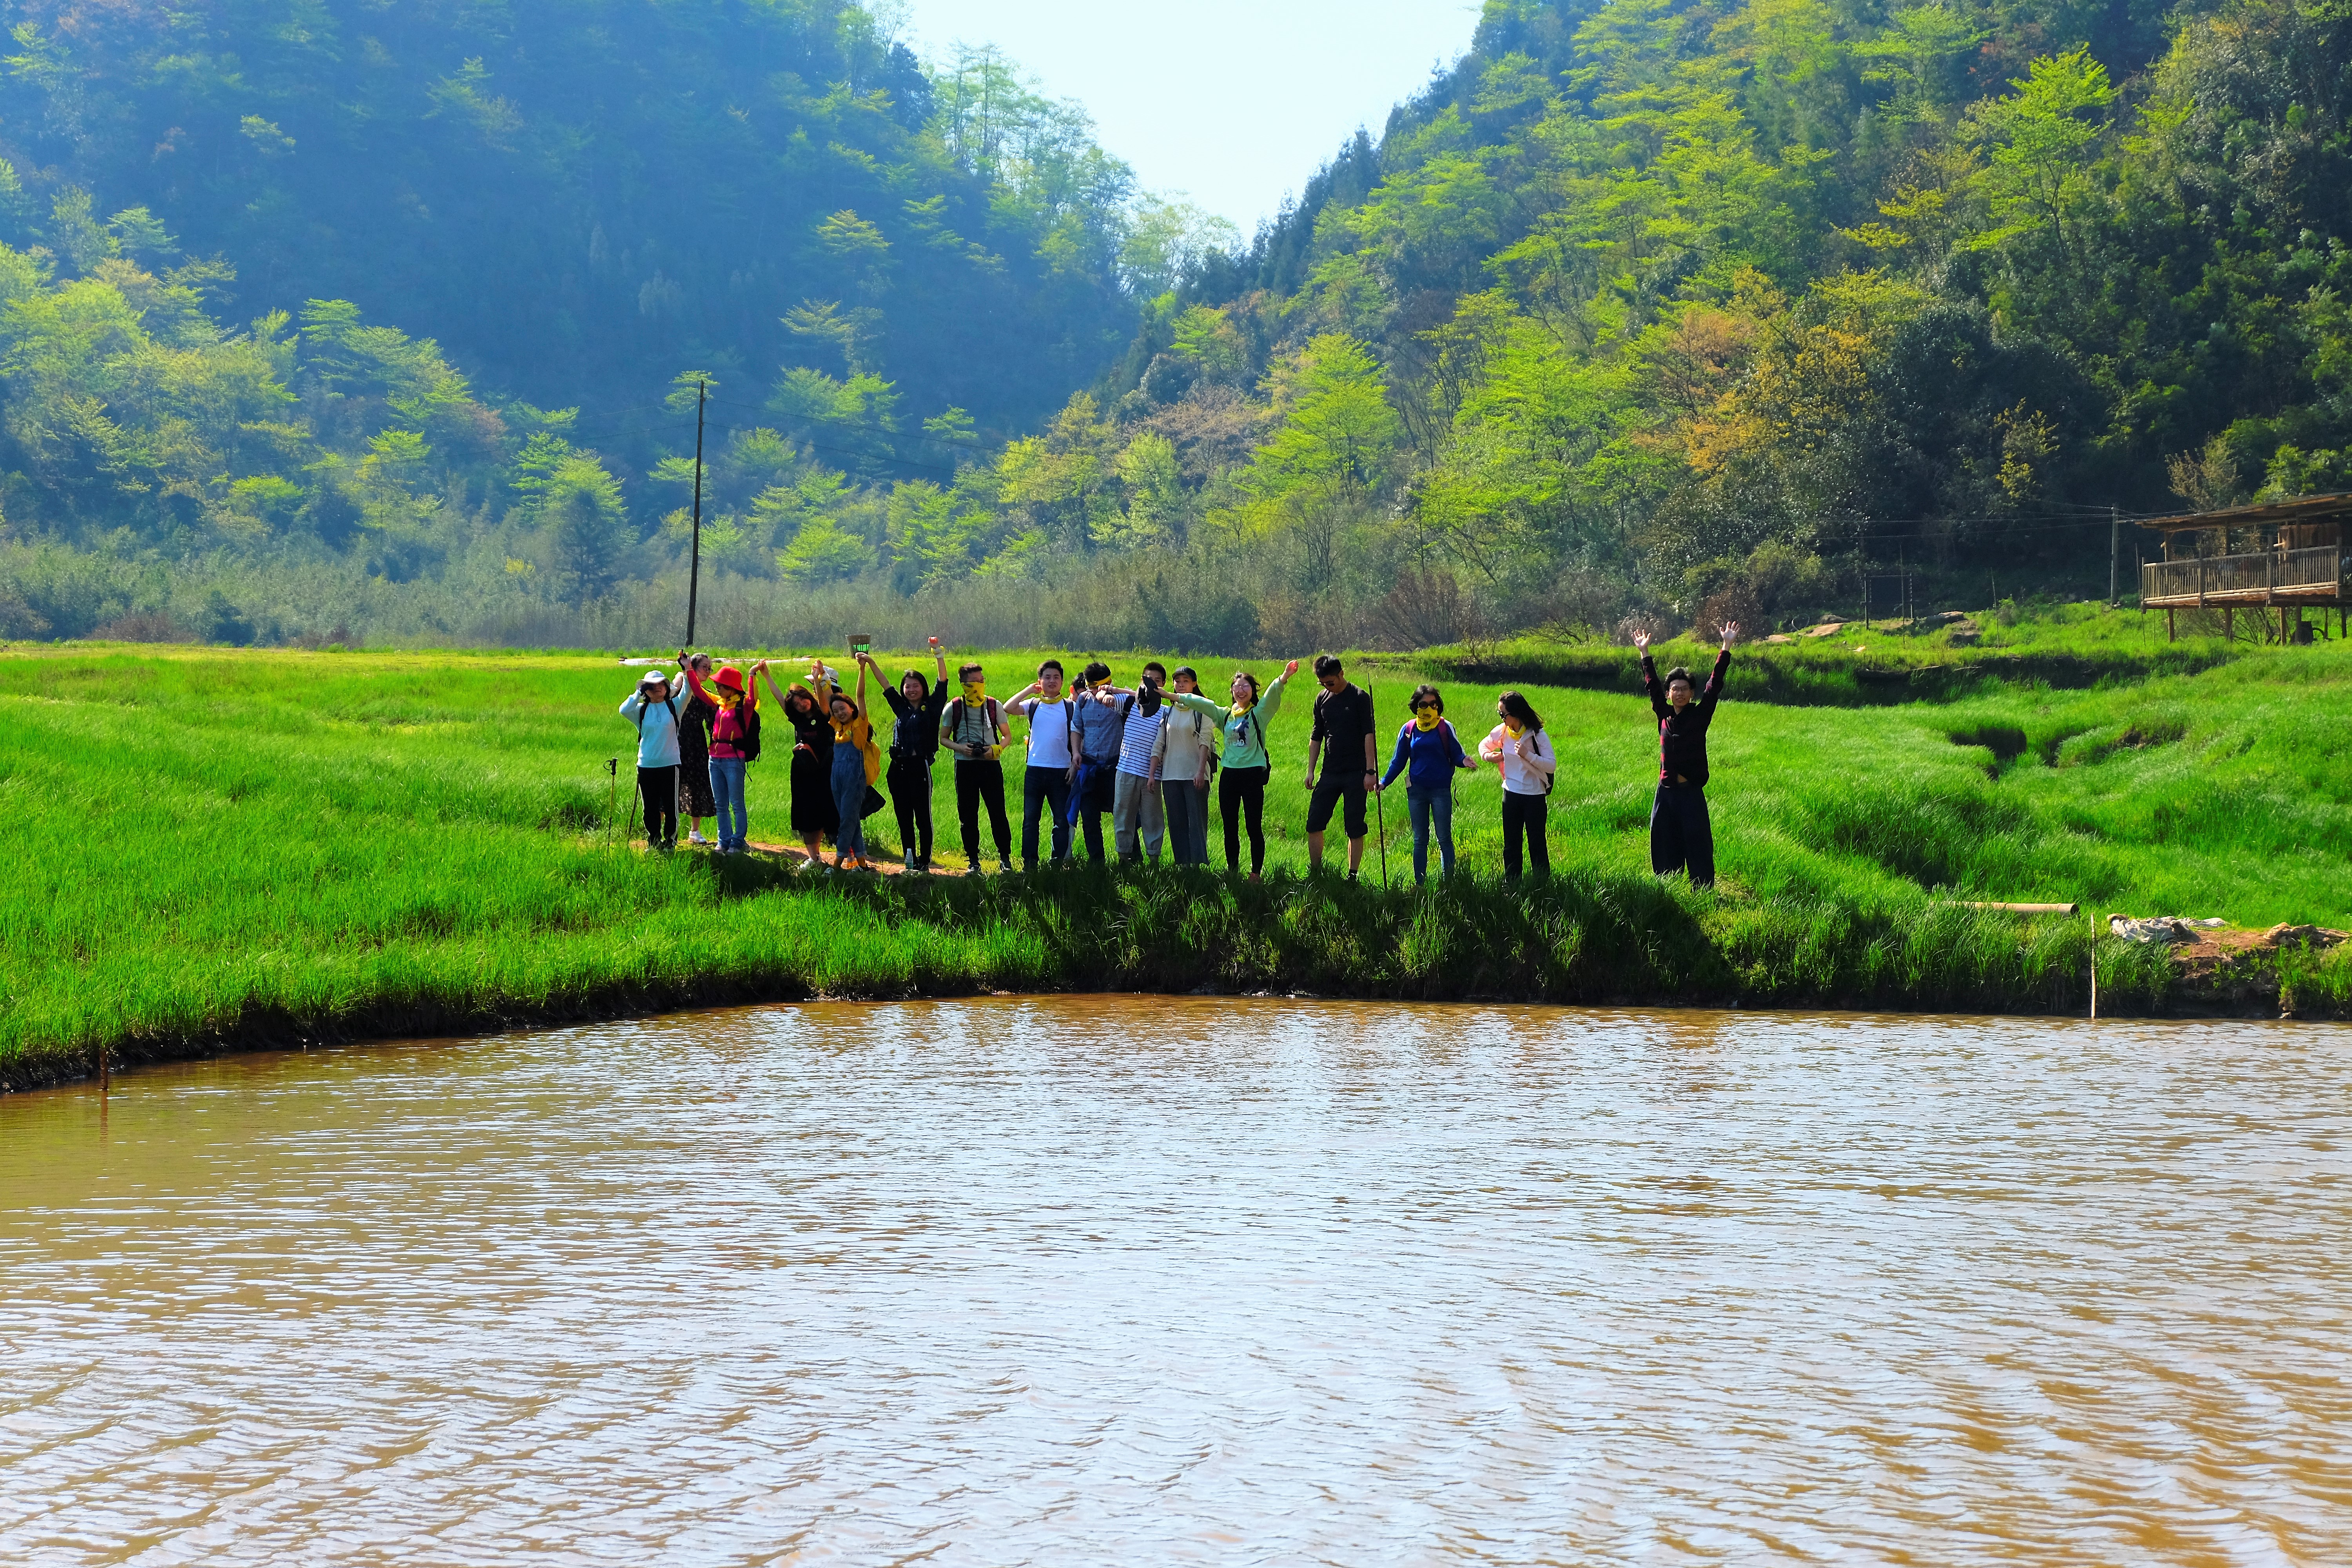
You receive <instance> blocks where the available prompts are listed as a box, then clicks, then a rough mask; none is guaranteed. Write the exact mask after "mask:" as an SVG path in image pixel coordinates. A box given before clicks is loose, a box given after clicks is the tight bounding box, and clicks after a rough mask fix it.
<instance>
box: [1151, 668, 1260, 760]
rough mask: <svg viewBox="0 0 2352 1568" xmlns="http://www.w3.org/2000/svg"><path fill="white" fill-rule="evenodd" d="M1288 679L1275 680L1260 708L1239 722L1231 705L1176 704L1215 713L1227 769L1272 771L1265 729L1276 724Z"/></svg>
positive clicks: (1192, 700)
mask: <svg viewBox="0 0 2352 1568" xmlns="http://www.w3.org/2000/svg"><path fill="white" fill-rule="evenodd" d="M1286 679H1288V678H1287V677H1286V676H1280V675H1277V676H1276V677H1275V678H1274V680H1273V682H1272V683H1271V684H1270V685H1268V686H1267V687H1266V689H1265V692H1264V693H1262V694H1261V695H1260V696H1259V698H1258V700H1257V706H1256V707H1255V708H1253V709H1251V710H1249V711H1248V712H1246V713H1244V714H1243V715H1242V716H1241V717H1239V718H1238V719H1237V718H1235V717H1234V710H1233V709H1232V708H1231V707H1230V706H1229V705H1227V704H1225V703H1223V702H1217V701H1213V700H1211V699H1209V698H1206V697H1179V698H1178V699H1176V700H1177V701H1179V702H1181V703H1183V704H1184V705H1185V706H1187V707H1191V706H1192V704H1193V703H1200V704H1202V707H1201V708H1200V709H1199V710H1198V711H1201V712H1204V713H1214V714H1215V715H1216V716H1217V718H1218V720H1219V721H1221V722H1222V723H1223V725H1224V727H1225V766H1227V767H1229V768H1269V767H1272V766H1273V765H1274V760H1273V759H1272V758H1271V757H1269V756H1267V755H1266V754H1265V727H1266V725H1268V724H1269V723H1271V722H1273V721H1274V715H1275V713H1276V710H1279V709H1280V708H1281V707H1282V684H1283V682H1284V681H1285V680H1286Z"/></svg>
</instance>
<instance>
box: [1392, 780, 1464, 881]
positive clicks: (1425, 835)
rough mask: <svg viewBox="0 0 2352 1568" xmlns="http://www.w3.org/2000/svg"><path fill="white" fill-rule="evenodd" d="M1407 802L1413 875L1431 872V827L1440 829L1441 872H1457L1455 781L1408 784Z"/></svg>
mask: <svg viewBox="0 0 2352 1568" xmlns="http://www.w3.org/2000/svg"><path fill="white" fill-rule="evenodd" d="M1404 800H1405V805H1407V806H1409V807H1411V808H1412V879H1413V880H1414V881H1416V882H1418V881H1421V880H1423V879H1425V878H1426V877H1427V876H1428V875H1429V830H1430V828H1431V827H1432V826H1435V827H1436V829H1437V864H1438V868H1439V871H1440V874H1441V875H1444V876H1447V877H1451V876H1452V875H1454V784H1453V782H1452V781H1451V780H1448V781H1447V782H1446V783H1444V784H1406V785H1405V786H1404Z"/></svg>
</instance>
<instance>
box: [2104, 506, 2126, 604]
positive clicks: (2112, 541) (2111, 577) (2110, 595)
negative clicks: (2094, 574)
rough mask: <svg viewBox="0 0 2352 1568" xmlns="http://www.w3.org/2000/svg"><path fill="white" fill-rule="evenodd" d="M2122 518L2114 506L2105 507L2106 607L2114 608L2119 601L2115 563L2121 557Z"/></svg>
mask: <svg viewBox="0 0 2352 1568" xmlns="http://www.w3.org/2000/svg"><path fill="white" fill-rule="evenodd" d="M2123 548H2124V518H2123V513H2122V512H2120V511H2117V510H2116V509H2115V508H2114V507H2112V506H2111V507H2109V508H2107V608H2109V609H2111V610H2112V609H2114V608H2115V607H2116V605H2117V604H2119V603H2120V602H2121V601H2120V600H2118V599H2117V598H2116V563H2117V562H2119V561H2121V560H2122V559H2123Z"/></svg>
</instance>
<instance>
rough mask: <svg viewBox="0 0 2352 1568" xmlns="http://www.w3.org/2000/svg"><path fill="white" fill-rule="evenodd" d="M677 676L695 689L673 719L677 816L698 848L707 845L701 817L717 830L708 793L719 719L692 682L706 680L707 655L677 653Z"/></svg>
mask: <svg viewBox="0 0 2352 1568" xmlns="http://www.w3.org/2000/svg"><path fill="white" fill-rule="evenodd" d="M677 672H678V674H679V675H680V676H682V677H684V678H685V679H686V681H687V683H688V685H689V686H694V687H695V688H696V689H695V695H694V696H692V697H690V698H689V699H688V700H687V701H686V702H685V703H684V704H683V706H682V707H681V708H680V710H679V711H678V716H677V717H678V729H677V815H678V816H680V817H681V818H683V819H684V821H685V823H686V841H687V842H688V844H691V845H694V846H695V847H698V848H699V847H702V846H704V845H707V844H709V843H710V842H711V840H710V839H708V838H705V837H703V836H702V819H703V818H704V817H706V816H708V817H711V818H713V819H714V820H713V822H712V824H711V831H712V832H713V833H716V832H717V831H718V830H719V827H718V823H717V821H716V820H715V819H716V818H717V817H718V816H719V802H718V799H717V797H716V796H714V795H712V794H711V793H710V723H711V721H712V720H714V719H716V718H718V717H719V704H718V703H716V702H714V701H712V700H710V699H709V697H707V696H705V695H703V694H702V692H701V689H700V688H699V686H698V683H697V682H696V679H695V678H696V677H698V676H699V677H701V679H704V680H708V679H710V656H709V654H707V653H698V654H688V652H687V651H686V649H684V648H680V649H678V650H677Z"/></svg>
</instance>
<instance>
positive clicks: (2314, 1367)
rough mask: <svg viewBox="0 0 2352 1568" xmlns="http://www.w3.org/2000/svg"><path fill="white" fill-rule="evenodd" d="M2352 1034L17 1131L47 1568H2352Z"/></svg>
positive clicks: (1334, 1072) (191, 1083) (894, 1026)
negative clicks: (649, 1566)
mask: <svg viewBox="0 0 2352 1568" xmlns="http://www.w3.org/2000/svg"><path fill="white" fill-rule="evenodd" d="M2347 1087H2352V1031H2346V1030H2341V1029H2328V1028H2325V1027H2318V1026H2271V1025H2237V1024H2231V1025H2213V1026H2145V1025H2136V1024H2103V1025H2100V1026H2095V1027H2094V1026H2084V1025H2083V1024H2080V1023H2055V1024H2041V1023H2031V1022H2018V1021H2013V1020H1985V1021H1975V1020H1958V1021H1935V1020H1921V1019H1892V1018H1871V1017H1858V1016H1839V1017H1799V1016H1776V1015H1742V1014H1720V1015H1705V1014H1656V1015H1647V1014H1634V1013H1616V1014H1610V1013H1589V1012H1570V1011H1564V1010H1556V1009H1542V1008H1514V1009H1507V1010H1505V1009H1495V1008H1483V1007H1402V1006H1377V1005H1327V1004H1310V1003H1293V1002H1280V1001H1252V1002H1241V1001H1224V1000H1191V999H1188V1000H1167V999H1153V1000H1143V999H1134V1000H1128V999H1102V998H1087V999H1082V1000H1073V1001H1045V1002H1038V1001H993V1002H989V1001H983V1002H961V1003H943V1004H925V1005H872V1006H867V1005H814V1006H801V1007H780V1008H771V1009H760V1010H751V1011H743V1012H733V1013H723V1014H709V1015H701V1016H690V1017H681V1018H672V1019H667V1020H663V1021H659V1022H656V1023H650V1024H635V1025H626V1026H609V1027H595V1028H583V1029H574V1030H567V1031H562V1032H557V1033H549V1034H535V1035H518V1036H514V1037H506V1038H499V1039H489V1040H478V1041H466V1042H457V1043H443V1044H436V1045H413V1046H412V1045H395V1046H383V1047H363V1048H353V1049H349V1050H342V1051H336V1052H331V1053H325V1054H317V1055H310V1056H268V1057H251V1058H240V1059H236V1060H231V1061H226V1062H220V1063H215V1064H209V1065H202V1066H194V1067H189V1068H173V1069H162V1070H153V1071H147V1072H142V1073H138V1074H135V1075H132V1076H131V1077H129V1078H127V1079H120V1080H118V1092H117V1093H116V1094H115V1095H114V1097H113V1099H112V1100H111V1102H110V1105H109V1106H108V1107H107V1108H106V1110H105V1111H104V1114H103V1115H101V1113H100V1103H99V1100H98V1097H97V1095H96V1093H95V1092H94V1091H93V1090H92V1089H88V1088H83V1089H66V1090H59V1091H56V1092H50V1093H44V1094H35V1095H21V1096H17V1097H16V1098H14V1099H0V1562H5V1563H11V1564H16V1563H44V1564H45V1563H339V1564H368V1563H435V1564H440V1563H491V1562H520V1563H581V1564H608V1563H782V1562H802V1561H817V1560H822V1561H825V1562H838V1563H909V1562H914V1561H918V1560H919V1561H923V1562H926V1563H940V1564H961V1563H973V1564H979V1563H1157V1562H1211V1563H1317V1562H1328V1563H1347V1564H1367V1563H1431V1562H1453V1561H1460V1562H1471V1563H1591V1562H1621V1561H1631V1562H1644V1563H1649V1562H1659V1563H1667V1562H1680V1561H1724V1562H1736V1563H1753V1562H1759V1561H1767V1560H1775V1559H1801V1560H1806V1561H1818V1560H1830V1561H1839V1562H1867V1563H1878V1562H1896V1563H1935V1564H1956V1563H2336V1564H2340V1563H2352V1460H2347V1455H2352V1390H2347V1381H2346V1380H2347V1370H2348V1369H2347V1361H2348V1360H2352V1351H2347V1333H2346V1331H2347V1318H2352V1305H2347V1303H2352V1264H2347V1258H2346V1251H2347V1247H2346V1243H2347V1235H2352V1226H2347V1220H2352V1184H2347V1170H2352V1156H2347V1152H2346V1148H2347V1140H2352V1098H2347Z"/></svg>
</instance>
